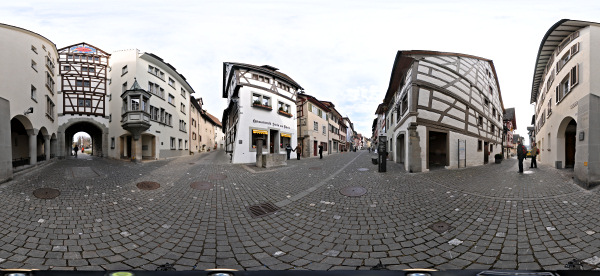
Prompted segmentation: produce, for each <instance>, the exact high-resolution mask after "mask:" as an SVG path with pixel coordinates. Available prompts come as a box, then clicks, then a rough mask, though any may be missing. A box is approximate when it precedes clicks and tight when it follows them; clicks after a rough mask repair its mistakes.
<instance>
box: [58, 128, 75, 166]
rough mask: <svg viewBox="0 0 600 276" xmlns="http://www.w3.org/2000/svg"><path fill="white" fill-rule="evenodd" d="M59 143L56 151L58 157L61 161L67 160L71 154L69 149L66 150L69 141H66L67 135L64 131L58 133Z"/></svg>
mask: <svg viewBox="0 0 600 276" xmlns="http://www.w3.org/2000/svg"><path fill="white" fill-rule="evenodd" d="M56 136H57V137H56V138H57V139H58V141H57V147H58V148H57V149H56V156H57V157H58V158H59V159H63V158H66V157H67V156H70V155H71V152H70V151H69V149H66V145H67V141H65V133H64V132H62V131H58V132H57V135H56Z"/></svg>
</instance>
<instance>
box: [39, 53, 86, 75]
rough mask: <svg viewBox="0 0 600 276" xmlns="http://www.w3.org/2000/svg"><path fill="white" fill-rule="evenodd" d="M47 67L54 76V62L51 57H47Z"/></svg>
mask: <svg viewBox="0 0 600 276" xmlns="http://www.w3.org/2000/svg"><path fill="white" fill-rule="evenodd" d="M46 67H48V70H50V72H52V74H54V62H53V61H52V59H51V58H50V57H49V56H46ZM92 69H93V68H92Z"/></svg>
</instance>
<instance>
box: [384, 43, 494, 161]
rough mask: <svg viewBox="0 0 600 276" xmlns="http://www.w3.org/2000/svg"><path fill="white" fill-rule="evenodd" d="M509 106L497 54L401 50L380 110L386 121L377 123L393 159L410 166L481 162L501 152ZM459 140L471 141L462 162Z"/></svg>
mask: <svg viewBox="0 0 600 276" xmlns="http://www.w3.org/2000/svg"><path fill="white" fill-rule="evenodd" d="M503 110H504V107H503V104H502V98H501V95H500V89H499V86H498V81H497V78H496V73H495V69H494V66H493V63H492V61H491V60H487V59H483V58H479V57H474V56H469V55H463V54H454V53H441V52H433V51H400V52H398V55H397V56H396V61H395V62H394V67H393V71H392V77H391V79H390V86H389V88H388V92H387V94H386V97H385V99H384V103H383V106H381V105H380V107H379V108H378V112H377V113H379V118H378V119H379V120H378V121H383V122H384V124H385V126H379V125H380V124H379V123H377V127H378V128H379V129H381V132H383V133H385V136H386V140H387V150H388V154H389V159H390V160H392V161H393V162H396V163H401V164H403V165H404V167H405V169H406V170H407V171H410V172H419V171H427V170H429V169H430V168H431V167H444V168H448V169H451V168H458V167H464V166H465V165H466V166H477V165H483V164H484V163H487V162H493V160H494V154H496V153H501V143H502V140H501V133H502V112H503ZM380 113H384V114H385V117H383V116H382V114H380ZM374 125H375V123H374ZM458 140H464V141H466V147H465V150H464V159H462V158H461V160H463V161H461V163H460V166H459V148H458Z"/></svg>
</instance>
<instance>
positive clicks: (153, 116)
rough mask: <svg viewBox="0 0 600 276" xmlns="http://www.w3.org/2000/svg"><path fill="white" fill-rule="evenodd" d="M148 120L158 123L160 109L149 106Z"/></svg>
mask: <svg viewBox="0 0 600 276" xmlns="http://www.w3.org/2000/svg"><path fill="white" fill-rule="evenodd" d="M150 120H153V121H158V120H160V109H158V108H157V107H155V106H152V105H151V106H150Z"/></svg>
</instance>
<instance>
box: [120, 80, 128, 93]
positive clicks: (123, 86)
mask: <svg viewBox="0 0 600 276" xmlns="http://www.w3.org/2000/svg"><path fill="white" fill-rule="evenodd" d="M125 91H127V82H124V83H123V85H122V86H121V93H123V92H125Z"/></svg>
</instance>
